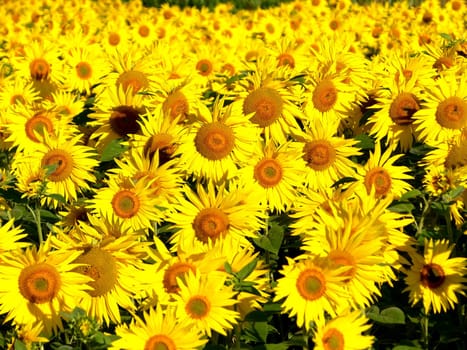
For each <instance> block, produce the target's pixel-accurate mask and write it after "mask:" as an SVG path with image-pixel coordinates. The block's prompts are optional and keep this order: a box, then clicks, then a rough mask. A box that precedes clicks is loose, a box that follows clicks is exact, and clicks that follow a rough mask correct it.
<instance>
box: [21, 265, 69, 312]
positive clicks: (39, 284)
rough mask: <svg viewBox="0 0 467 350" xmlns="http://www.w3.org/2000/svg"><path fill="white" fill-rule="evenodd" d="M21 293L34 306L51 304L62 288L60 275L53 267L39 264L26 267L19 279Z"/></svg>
mask: <svg viewBox="0 0 467 350" xmlns="http://www.w3.org/2000/svg"><path fill="white" fill-rule="evenodd" d="M18 286H19V290H20V293H21V294H22V295H23V297H24V298H26V299H27V300H29V301H30V302H31V303H34V304H42V303H46V302H50V301H51V300H52V299H53V298H55V296H56V295H57V293H58V291H59V290H60V286H61V279H60V275H59V273H58V272H57V270H56V269H55V267H53V266H52V265H49V264H46V263H39V264H35V265H30V266H27V267H25V268H24V269H23V270H22V271H21V273H20V275H19V278H18Z"/></svg>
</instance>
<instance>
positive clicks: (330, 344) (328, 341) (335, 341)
mask: <svg viewBox="0 0 467 350" xmlns="http://www.w3.org/2000/svg"><path fill="white" fill-rule="evenodd" d="M322 342H323V348H324V350H344V349H345V338H344V336H343V335H342V333H341V332H340V331H339V330H337V329H335V328H330V329H328V330H327V331H326V333H324V335H323V338H322Z"/></svg>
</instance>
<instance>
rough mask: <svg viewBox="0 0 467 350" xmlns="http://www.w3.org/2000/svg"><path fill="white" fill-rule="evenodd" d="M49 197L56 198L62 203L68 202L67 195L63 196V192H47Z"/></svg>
mask: <svg viewBox="0 0 467 350" xmlns="http://www.w3.org/2000/svg"><path fill="white" fill-rule="evenodd" d="M47 197H50V198H52V199H55V200H56V201H58V202H59V203H62V204H65V203H66V199H65V197H63V196H62V195H61V194H58V193H50V194H47Z"/></svg>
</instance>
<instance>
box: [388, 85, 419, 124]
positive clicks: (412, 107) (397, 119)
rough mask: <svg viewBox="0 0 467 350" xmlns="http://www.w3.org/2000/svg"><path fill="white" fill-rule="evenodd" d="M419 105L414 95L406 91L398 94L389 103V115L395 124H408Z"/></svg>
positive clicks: (411, 121)
mask: <svg viewBox="0 0 467 350" xmlns="http://www.w3.org/2000/svg"><path fill="white" fill-rule="evenodd" d="M419 109H420V106H419V104H418V102H417V100H416V99H415V96H414V95H413V94H411V93H408V92H403V93H401V94H399V95H398V96H397V97H396V98H395V99H394V101H393V102H392V103H391V107H390V108H389V116H390V117H391V119H392V121H393V122H394V123H396V124H397V125H401V126H404V125H410V124H412V123H413V120H412V117H413V115H414V113H415V112H416V111H418V110H419Z"/></svg>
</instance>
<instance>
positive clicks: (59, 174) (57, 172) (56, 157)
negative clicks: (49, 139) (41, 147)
mask: <svg viewBox="0 0 467 350" xmlns="http://www.w3.org/2000/svg"><path fill="white" fill-rule="evenodd" d="M42 166H43V167H44V166H52V167H54V170H53V171H52V172H51V173H50V174H49V179H50V181H54V182H57V181H64V180H66V179H68V178H69V177H70V175H71V173H72V171H73V158H72V157H71V154H70V153H69V152H67V151H65V150H63V149H52V150H50V151H48V152H47V153H46V154H45V155H44V157H42Z"/></svg>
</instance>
